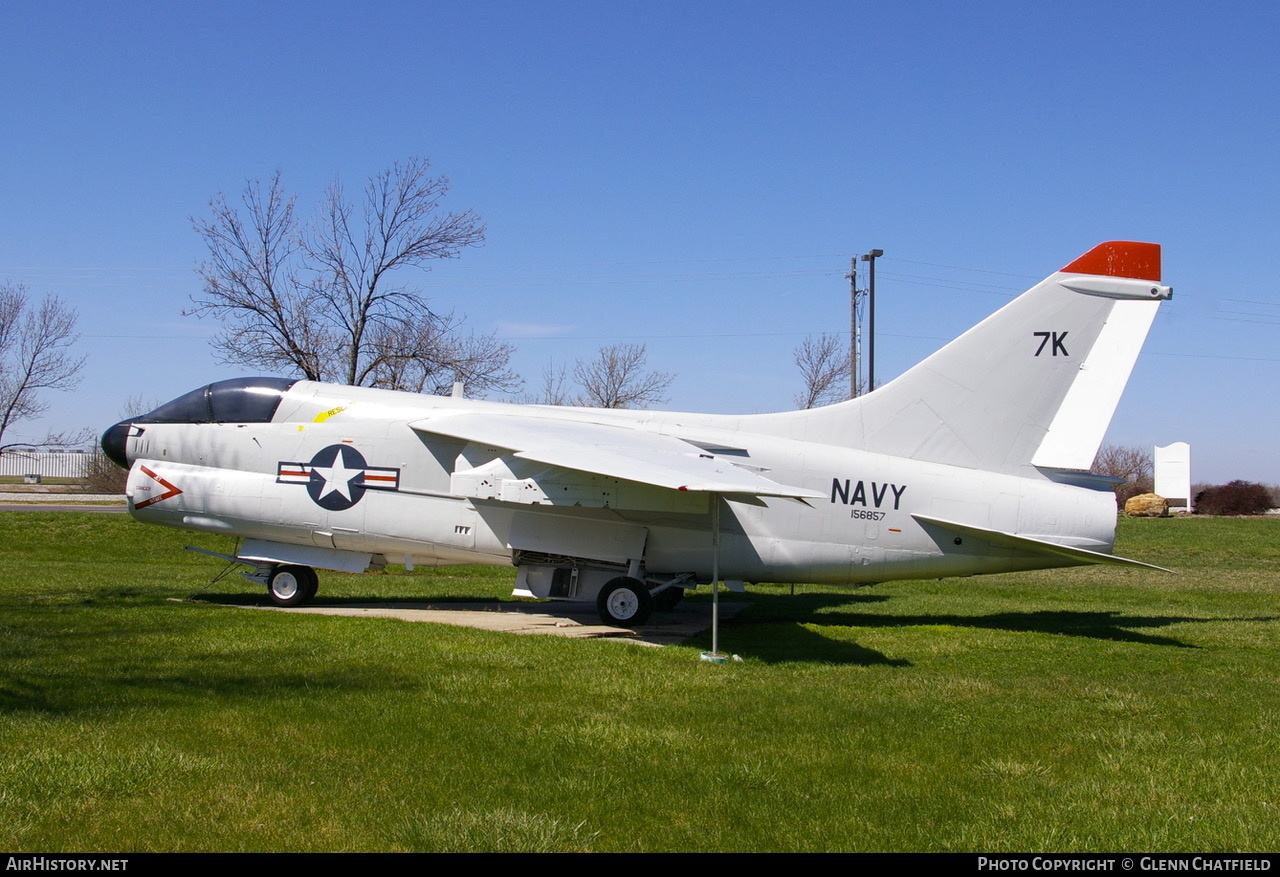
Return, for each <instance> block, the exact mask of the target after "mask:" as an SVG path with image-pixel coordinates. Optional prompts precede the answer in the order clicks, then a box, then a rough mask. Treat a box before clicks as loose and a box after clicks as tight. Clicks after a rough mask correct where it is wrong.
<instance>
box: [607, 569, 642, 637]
mask: <svg viewBox="0 0 1280 877" xmlns="http://www.w3.org/2000/svg"><path fill="white" fill-rule="evenodd" d="M596 611H597V612H599V613H600V620H601V621H603V622H604V623H605V624H610V625H614V626H617V627H632V626H638V625H641V624H644V623H645V622H646V621H648V620H649V614H650V613H651V612H653V597H652V596H651V595H650V594H649V589H648V588H646V587H645V585H644V582H641V581H638V580H636V579H633V578H628V577H627V576H619V577H618V578H616V579H613V580H612V581H610V582H609V583H608V584H606V585H605V586H604V587H603V588H601V589H600V593H599V594H598V595H596Z"/></svg>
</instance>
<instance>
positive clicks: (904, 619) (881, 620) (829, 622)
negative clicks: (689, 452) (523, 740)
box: [729, 595, 1280, 649]
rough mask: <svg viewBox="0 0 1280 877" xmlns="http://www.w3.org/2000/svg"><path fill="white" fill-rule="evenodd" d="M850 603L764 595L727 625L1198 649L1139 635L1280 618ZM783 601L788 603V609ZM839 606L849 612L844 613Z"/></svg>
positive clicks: (1174, 640)
mask: <svg viewBox="0 0 1280 877" xmlns="http://www.w3.org/2000/svg"><path fill="white" fill-rule="evenodd" d="M880 599H887V598H880ZM853 602H854V601H850V600H848V599H842V598H841V597H839V596H838V595H832V596H831V597H810V596H801V597H786V596H766V597H762V598H759V599H757V600H756V602H755V605H754V606H753V608H752V609H751V610H750V611H749V612H745V613H743V614H742V615H739V616H738V617H736V618H734V619H733V620H732V621H731V622H729V625H730V626H732V627H734V628H745V627H751V626H757V625H767V624H787V623H793V624H796V625H807V626H809V627H880V628H906V627H923V626H938V627H957V628H972V629H976V630H1003V631H1007V632H1010V633H1048V634H1056V635H1059V636H1073V637H1083V638H1086V639H1096V640H1103V641H1107V642H1127V643H1138V644H1142V645H1154V646H1170V647H1173V648H1180V649H1199V648H1201V646H1198V645H1195V644H1193V643H1188V642H1185V641H1183V640H1180V639H1177V638H1175V637H1172V636H1167V635H1160V634H1157V633H1152V632H1144V631H1157V630H1160V629H1163V628H1167V627H1170V626H1172V625H1175V624H1206V623H1214V622H1274V621H1277V620H1280V616H1252V617H1240V618H1221V617H1193V616H1187V615H1130V614H1125V613H1123V612H1115V611H1097V612H1084V611H1030V612H993V613H988V614H985V615H958V614H914V613H913V614H883V613H869V612H857V611H853V609H852V607H851V604H852V603H853ZM858 602H864V603H865V602H868V601H867V600H866V599H865V598H864V599H863V600H861V601H858ZM788 603H790V604H791V605H788ZM797 604H801V605H797ZM837 607H840V608H837ZM843 607H850V608H848V609H845V608H843ZM775 610H777V611H775ZM818 610H826V611H818Z"/></svg>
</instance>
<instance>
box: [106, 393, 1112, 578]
mask: <svg viewBox="0 0 1280 877" xmlns="http://www.w3.org/2000/svg"><path fill="white" fill-rule="evenodd" d="M184 398H185V397H184ZM251 401H252V400H251ZM171 404H173V403H171ZM249 407H250V409H252V405H250V406H249ZM157 410H158V411H161V410H163V406H162V409H157ZM460 411H466V412H477V411H479V412H492V413H498V414H501V415H503V416H506V417H510V416H514V417H529V418H535V419H538V420H539V421H543V420H546V419H548V418H550V419H555V420H558V421H574V422H581V423H594V424H602V423H603V424H610V425H613V426H616V427H621V428H625V429H628V430H636V431H642V432H645V433H652V434H656V435H662V436H670V437H674V438H678V439H680V440H682V441H684V442H687V443H688V445H689V452H690V453H691V454H700V453H701V454H703V455H704V456H711V457H714V458H716V459H717V460H722V461H724V462H725V463H726V464H727V465H732V466H736V467H740V468H741V469H744V470H746V471H753V472H760V473H764V474H767V477H769V478H770V479H773V480H776V481H779V482H781V483H784V484H788V485H796V486H799V487H802V488H806V489H807V490H808V491H810V492H811V495H810V496H809V497H808V498H804V499H798V498H790V497H773V496H737V495H734V494H731V493H726V494H714V493H708V492H705V491H682V490H670V489H665V488H661V487H656V486H653V485H651V484H644V483H640V482H635V481H628V480H626V479H620V478H614V477H608V476H605V475H595V474H591V473H588V472H570V473H565V472H564V471H557V470H553V469H552V468H550V467H547V466H546V465H543V464H539V463H536V462H531V461H528V460H523V459H521V458H520V457H519V456H518V455H515V454H512V453H511V451H510V449H509V448H504V447H502V446H501V444H500V443H498V442H489V443H486V442H476V441H466V440H463V439H459V438H450V437H445V436H441V435H435V434H432V433H431V432H430V431H429V430H424V429H423V428H422V425H423V423H424V422H425V423H426V424H428V425H429V424H430V423H431V422H432V420H433V418H442V417H448V416H450V415H453V414H456V413H458V412H460ZM179 413H180V412H179ZM779 423H780V421H779V420H778V416H776V415H773V416H762V417H750V416H748V417H726V416H716V415H691V414H690V415H686V414H678V413H668V412H648V411H644V412H636V411H599V410H594V409H574V408H554V407H546V406H524V405H507V404H503V403H494V402H484V401H476V400H469V399H457V398H451V397H438V396H425V395H419V394H410V393H401V392H392V391H385V390H376V389H368V388H357V387H346V386H337V385H330V384H321V383H315V382H307V381H300V382H297V383H293V384H292V385H289V386H288V388H287V389H285V390H283V391H282V392H281V393H280V395H279V404H278V405H277V406H276V407H275V408H274V410H272V411H271V413H270V419H268V420H257V421H255V420H254V419H247V420H238V421H237V420H229V419H218V415H216V414H211V415H210V416H209V417H208V418H205V419H202V418H201V417H200V416H198V415H193V416H191V417H189V418H186V419H179V418H176V417H171V418H170V419H169V420H168V421H167V422H165V421H164V420H163V418H162V419H161V420H158V421H155V422H146V420H145V419H141V420H139V421H138V422H137V424H136V425H134V426H132V427H131V428H130V429H129V435H128V436H127V437H125V438H122V439H121V440H120V442H119V443H120V446H121V447H120V450H121V451H122V452H123V455H124V456H126V457H127V461H128V462H129V463H130V464H131V469H130V474H129V481H128V495H129V499H130V510H131V512H132V514H133V515H134V517H136V518H137V519H139V520H141V521H148V522H154V523H160V524H166V525H171V526H177V527H184V528H188V529H193V530H204V531H210V532H218V533H226V534H228V535H235V536H241V537H246V538H251V539H257V540H264V541H267V542H271V543H279V544H282V545H295V546H312V547H317V548H321V549H330V550H333V551H336V552H352V553H354V554H367V555H371V556H380V557H381V558H384V559H385V560H386V561H388V562H392V563H400V562H404V563H407V564H413V565H430V564H448V563H476V562H480V563H491V564H512V563H513V558H514V556H515V554H516V553H517V552H519V551H521V550H522V549H523V550H528V546H529V545H541V544H543V542H545V543H546V544H548V545H555V544H556V543H555V541H554V538H553V537H551V536H544V535H540V534H546V533H566V534H569V541H570V542H572V544H573V548H572V549H570V548H568V547H566V548H564V549H558V548H557V549H555V550H554V551H547V552H546V553H549V554H554V553H564V554H566V555H570V556H574V557H587V558H591V557H592V556H593V555H592V554H590V553H587V554H584V553H583V552H584V551H585V552H591V551H593V550H594V549H593V546H594V545H595V544H597V543H600V544H601V548H600V549H599V551H598V552H597V553H596V555H595V556H598V557H599V558H600V559H605V560H608V559H611V558H613V557H615V556H616V557H620V558H625V557H626V554H625V552H622V551H621V550H617V551H614V550H613V549H612V548H611V547H610V546H609V545H608V544H605V543H608V542H609V541H610V540H614V539H617V540H624V539H627V538H630V536H629V535H628V534H633V533H635V532H637V531H639V532H642V533H643V536H642V537H640V539H641V542H642V546H641V550H642V553H643V565H644V568H645V570H646V572H647V573H648V574H650V575H654V574H658V575H662V574H681V573H689V574H692V575H693V576H694V577H696V579H697V580H699V581H709V580H710V578H711V576H712V569H713V564H714V563H716V562H718V573H719V576H720V577H722V578H725V579H737V580H743V581H751V582H794V581H809V582H823V583H832V584H858V583H866V582H876V581H883V580H887V579H901V578H918V577H941V576H957V575H972V574H977V573H988V572H1000V571H1007V570H1016V569H1033V568H1043V567H1049V566H1060V565H1069V564H1070V563H1072V562H1073V561H1071V560H1067V559H1062V558H1058V559H1056V560H1055V559H1054V558H1053V557H1051V556H1048V555H1045V554H1043V553H1037V552H1029V551H1023V550H1019V549H1018V548H1017V547H1013V546H1003V547H1002V546H1000V545H998V544H992V543H990V542H989V541H987V540H983V539H975V538H967V537H964V536H959V535H957V534H956V533H954V532H951V531H947V530H942V529H939V528H938V527H935V526H932V525H930V524H929V523H928V522H923V521H921V520H919V519H918V518H917V517H915V516H922V517H927V518H930V519H943V520H948V521H950V520H960V521H963V522H965V523H966V524H968V525H970V526H972V527H976V528H979V529H981V530H991V531H998V532H1000V533H1010V534H1018V535H1021V536H1026V537H1029V538H1033V539H1039V540H1045V541H1048V542H1053V543H1057V544H1061V545H1064V546H1068V547H1072V548H1081V549H1086V550H1089V551H1095V552H1102V553H1106V552H1109V551H1110V549H1111V547H1112V542H1113V538H1114V528H1115V505H1114V499H1113V495H1112V494H1111V492H1110V491H1105V490H1098V489H1092V488H1088V487H1080V486H1074V485H1071V484H1064V483H1059V482H1057V481H1054V480H1052V479H1051V478H1049V477H1045V476H1040V475H1035V474H1032V475H1030V476H1027V477H1024V476H1021V475H1011V474H1002V473H994V472H987V471H982V470H978V469H969V468H964V467H960V466H953V465H944V464H941V463H932V462H926V461H920V460H913V459H907V458H904V457H895V456H892V455H888V454H883V453H869V452H866V451H861V450H858V449H856V448H847V447H840V446H837V445H833V444H827V443H821V442H812V441H802V440H798V439H796V438H791V437H788V436H787V435H786V434H785V431H784V430H783V429H782V428H781V427H780V426H779ZM410 424H414V426H411V425H410ZM415 427H417V428H415ZM780 432H783V433H784V434H779V433H780ZM104 444H105V442H104ZM819 497H820V498H819ZM716 503H720V506H719V510H720V511H719V514H718V515H717V516H713V515H712V514H711V510H712V508H713V504H716ZM714 518H718V535H719V539H718V545H717V546H716V549H715V556H714V557H713V552H712V550H711V546H712V521H713V519H714ZM574 537H576V541H575V538H574ZM522 540H523V541H522ZM539 540H541V541H539ZM582 546H585V547H582ZM611 551H613V554H611V553H610V552H611ZM633 553H634V549H633Z"/></svg>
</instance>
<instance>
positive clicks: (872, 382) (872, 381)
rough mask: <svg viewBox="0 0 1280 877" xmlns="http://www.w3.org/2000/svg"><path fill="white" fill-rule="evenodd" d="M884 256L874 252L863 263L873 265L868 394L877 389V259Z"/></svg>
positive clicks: (869, 293) (870, 299)
mask: <svg viewBox="0 0 1280 877" xmlns="http://www.w3.org/2000/svg"><path fill="white" fill-rule="evenodd" d="M883 255H884V250H872V251H871V252H869V253H866V254H864V255H863V257H862V261H864V262H869V263H871V267H870V273H869V278H870V283H869V285H868V286H867V300H868V302H869V303H870V304H869V305H868V320H867V392H868V393H870V392H873V391H874V390H875V388H876V259H878V258H880V257H881V256H883Z"/></svg>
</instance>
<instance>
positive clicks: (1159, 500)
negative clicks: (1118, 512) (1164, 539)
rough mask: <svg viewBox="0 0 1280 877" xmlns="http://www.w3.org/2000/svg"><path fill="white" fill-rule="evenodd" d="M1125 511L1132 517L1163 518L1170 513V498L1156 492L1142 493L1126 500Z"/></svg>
mask: <svg viewBox="0 0 1280 877" xmlns="http://www.w3.org/2000/svg"><path fill="white" fill-rule="evenodd" d="M1124 513H1125V514H1126V515H1128V516H1129V517H1131V518H1163V517H1164V516H1165V515H1167V514H1169V500H1167V499H1165V498H1164V497H1163V496H1159V495H1158V494H1154V493H1140V494H1138V495H1137V496H1131V497H1129V498H1128V499H1127V500H1125V503H1124Z"/></svg>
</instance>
